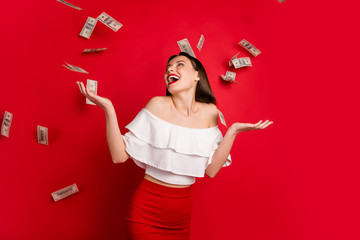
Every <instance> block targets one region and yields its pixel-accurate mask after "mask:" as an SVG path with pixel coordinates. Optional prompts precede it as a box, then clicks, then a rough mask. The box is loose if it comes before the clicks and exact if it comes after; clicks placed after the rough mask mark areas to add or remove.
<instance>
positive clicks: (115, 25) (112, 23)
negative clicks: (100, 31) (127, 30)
mask: <svg viewBox="0 0 360 240" xmlns="http://www.w3.org/2000/svg"><path fill="white" fill-rule="evenodd" d="M97 19H98V20H99V21H100V22H102V23H103V24H105V25H106V26H108V27H109V28H111V29H112V30H114V31H115V32H116V31H117V30H119V29H120V28H121V27H122V24H121V23H119V22H118V21H116V20H115V19H114V18H112V17H110V15H109V14H106V13H104V12H103V13H101V14H100V15H99V16H98V17H97Z"/></svg>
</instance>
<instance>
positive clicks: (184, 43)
mask: <svg viewBox="0 0 360 240" xmlns="http://www.w3.org/2000/svg"><path fill="white" fill-rule="evenodd" d="M177 44H178V45H179V47H180V50H181V51H182V52H186V53H187V54H189V55H190V56H192V57H194V58H196V57H195V54H194V52H193V50H192V48H191V46H190V43H189V41H188V40H187V38H184V39H183V40H180V41H178V42H177Z"/></svg>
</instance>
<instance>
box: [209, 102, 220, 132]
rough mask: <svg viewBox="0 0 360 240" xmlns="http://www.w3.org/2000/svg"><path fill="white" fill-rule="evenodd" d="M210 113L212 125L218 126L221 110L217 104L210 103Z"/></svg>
mask: <svg viewBox="0 0 360 240" xmlns="http://www.w3.org/2000/svg"><path fill="white" fill-rule="evenodd" d="M209 109H210V110H209V114H210V126H211V127H213V126H217V125H218V119H219V112H218V109H217V107H216V105H215V104H213V103H210V104H209Z"/></svg>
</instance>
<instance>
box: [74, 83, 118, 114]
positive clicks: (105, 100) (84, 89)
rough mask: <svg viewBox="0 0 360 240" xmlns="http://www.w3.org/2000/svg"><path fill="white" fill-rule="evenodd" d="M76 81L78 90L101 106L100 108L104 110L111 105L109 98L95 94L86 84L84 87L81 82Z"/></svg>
mask: <svg viewBox="0 0 360 240" xmlns="http://www.w3.org/2000/svg"><path fill="white" fill-rule="evenodd" d="M76 83H77V85H78V86H79V89H80V92H81V93H82V94H83V95H84V96H85V97H87V98H88V99H89V100H90V101H92V102H93V103H95V104H96V105H98V106H99V107H101V108H102V109H104V110H105V109H107V108H109V107H110V106H112V103H111V101H110V99H108V98H104V97H100V96H99V95H97V94H96V93H94V92H93V91H91V90H90V89H89V87H88V86H86V87H85V86H84V84H83V83H82V82H78V81H77V82H76Z"/></svg>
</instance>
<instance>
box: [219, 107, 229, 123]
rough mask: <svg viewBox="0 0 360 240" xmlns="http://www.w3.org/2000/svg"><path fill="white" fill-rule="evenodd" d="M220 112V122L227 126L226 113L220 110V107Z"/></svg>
mask: <svg viewBox="0 0 360 240" xmlns="http://www.w3.org/2000/svg"><path fill="white" fill-rule="evenodd" d="M218 112H219V116H220V122H221V123H222V124H223V125H225V127H227V126H226V122H225V118H224V115H223V114H222V113H221V112H220V110H219V109H218Z"/></svg>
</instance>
